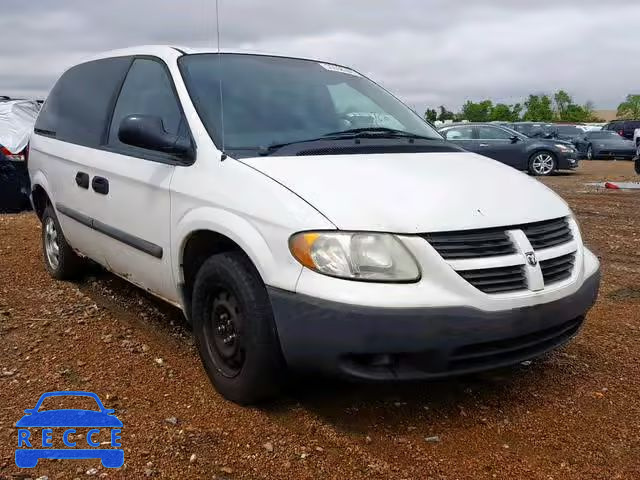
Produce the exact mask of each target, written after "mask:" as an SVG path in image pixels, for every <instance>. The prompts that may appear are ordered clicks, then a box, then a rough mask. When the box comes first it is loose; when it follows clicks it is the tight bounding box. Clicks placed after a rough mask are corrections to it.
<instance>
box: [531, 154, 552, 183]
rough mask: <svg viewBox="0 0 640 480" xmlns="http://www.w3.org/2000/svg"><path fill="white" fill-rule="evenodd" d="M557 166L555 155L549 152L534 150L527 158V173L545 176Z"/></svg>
mask: <svg viewBox="0 0 640 480" xmlns="http://www.w3.org/2000/svg"><path fill="white" fill-rule="evenodd" d="M556 167H557V162H556V157H555V156H554V155H553V153H551V152H536V153H534V154H533V155H532V156H531V158H530V159H529V173H531V175H536V176H541V177H546V176H548V175H551V174H552V173H553V172H554V171H555V169H556Z"/></svg>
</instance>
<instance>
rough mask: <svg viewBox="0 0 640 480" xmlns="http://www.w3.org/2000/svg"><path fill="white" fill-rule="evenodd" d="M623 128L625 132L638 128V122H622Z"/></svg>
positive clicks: (639, 124) (639, 126) (639, 125)
mask: <svg viewBox="0 0 640 480" xmlns="http://www.w3.org/2000/svg"><path fill="white" fill-rule="evenodd" d="M624 128H625V129H627V130H629V129H633V130H635V129H636V128H640V121H633V122H624Z"/></svg>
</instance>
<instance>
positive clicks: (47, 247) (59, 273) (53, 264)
mask: <svg viewBox="0 0 640 480" xmlns="http://www.w3.org/2000/svg"><path fill="white" fill-rule="evenodd" d="M42 252H43V254H44V266H45V268H46V269H47V271H48V272H49V274H50V275H51V276H52V277H54V278H57V279H58V280H72V279H74V278H78V277H79V276H80V275H81V274H82V272H83V271H84V267H85V265H86V262H85V260H84V259H83V258H82V257H80V256H79V255H78V254H77V253H76V252H74V251H73V249H72V248H71V246H70V245H69V244H68V243H67V239H66V238H65V237H64V234H63V233H62V229H61V228H60V223H59V222H58V218H57V217H56V213H55V211H54V210H53V207H52V206H51V205H47V207H46V208H45V209H44V212H43V214H42Z"/></svg>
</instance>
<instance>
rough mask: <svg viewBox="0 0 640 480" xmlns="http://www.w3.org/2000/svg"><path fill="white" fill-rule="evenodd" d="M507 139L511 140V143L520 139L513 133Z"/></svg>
mask: <svg viewBox="0 0 640 480" xmlns="http://www.w3.org/2000/svg"><path fill="white" fill-rule="evenodd" d="M509 140H511V143H518V142H519V141H520V137H518V136H517V135H513V136H512V137H511V138H510V139H509Z"/></svg>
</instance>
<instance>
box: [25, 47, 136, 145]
mask: <svg viewBox="0 0 640 480" xmlns="http://www.w3.org/2000/svg"><path fill="white" fill-rule="evenodd" d="M130 63H131V57H118V58H105V59H102V60H95V61H93V62H88V63H83V64H80V65H77V66H75V67H73V68H71V69H69V70H67V71H66V72H65V73H64V75H62V77H60V80H58V82H57V83H56V84H55V86H54V87H53V89H52V90H51V92H50V93H49V96H48V98H47V101H46V102H45V104H44V106H43V108H42V110H41V112H40V115H39V116H38V119H37V121H36V124H35V131H36V133H38V134H42V135H48V136H51V137H54V138H56V139H58V140H63V141H66V142H71V143H77V144H80V145H85V146H98V145H100V144H102V143H103V141H104V136H105V134H106V129H107V122H108V119H109V114H110V113H111V112H110V110H111V107H112V105H113V101H114V100H115V97H116V95H117V94H118V88H119V87H120V85H121V83H122V79H123V77H124V75H125V73H126V71H127V68H128V67H129V65H130Z"/></svg>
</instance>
